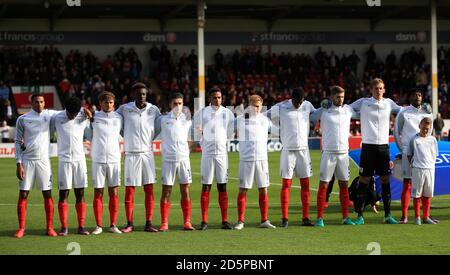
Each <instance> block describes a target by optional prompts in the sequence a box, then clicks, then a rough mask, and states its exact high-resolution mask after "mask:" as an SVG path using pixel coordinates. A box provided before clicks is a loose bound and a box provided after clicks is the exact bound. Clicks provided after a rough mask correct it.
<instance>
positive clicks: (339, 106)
mask: <svg viewBox="0 0 450 275" xmlns="http://www.w3.org/2000/svg"><path fill="white" fill-rule="evenodd" d="M330 91H331V98H332V100H331V101H330V100H325V101H324V102H325V104H321V105H322V108H320V109H318V110H317V111H315V112H314V113H313V114H312V115H311V120H312V121H315V120H320V127H321V129H322V144H323V146H322V158H321V161H320V184H319V191H318V192H317V222H316V224H315V225H316V226H319V227H324V226H325V223H324V221H323V217H324V215H323V213H324V209H325V203H326V195H327V188H328V183H329V182H330V180H331V178H332V177H333V175H335V176H336V179H337V180H338V182H339V200H340V202H341V210H342V219H343V222H342V223H343V224H346V225H355V223H354V222H353V221H352V220H351V219H350V217H349V216H348V206H349V204H350V198H349V193H348V180H349V178H350V168H349V157H348V150H349V145H348V137H349V134H350V121H351V119H352V118H353V119H356V118H359V115H358V114H357V113H356V112H355V111H354V110H353V109H352V107H350V106H348V105H346V104H344V97H345V90H344V89H343V88H341V87H339V86H333V87H331V89H330Z"/></svg>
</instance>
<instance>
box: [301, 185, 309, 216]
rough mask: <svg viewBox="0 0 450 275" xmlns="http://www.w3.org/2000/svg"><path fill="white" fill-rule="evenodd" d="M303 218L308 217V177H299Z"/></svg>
mask: <svg viewBox="0 0 450 275" xmlns="http://www.w3.org/2000/svg"><path fill="white" fill-rule="evenodd" d="M300 185H301V187H302V190H301V197H302V210H303V219H305V218H308V217H309V196H310V194H309V178H304V179H300Z"/></svg>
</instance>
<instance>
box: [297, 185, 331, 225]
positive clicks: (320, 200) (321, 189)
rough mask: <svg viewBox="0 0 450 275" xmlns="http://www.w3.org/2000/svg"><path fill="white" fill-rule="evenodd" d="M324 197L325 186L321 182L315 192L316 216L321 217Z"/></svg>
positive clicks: (325, 194)
mask: <svg viewBox="0 0 450 275" xmlns="http://www.w3.org/2000/svg"><path fill="white" fill-rule="evenodd" d="M302 189H303V188H302ZM326 199H327V186H326V185H322V184H321V185H319V191H318V192H317V218H323V209H324V208H325V202H326Z"/></svg>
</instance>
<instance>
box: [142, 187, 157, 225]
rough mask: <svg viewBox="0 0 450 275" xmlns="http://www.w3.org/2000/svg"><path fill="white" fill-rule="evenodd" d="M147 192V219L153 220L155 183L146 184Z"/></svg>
mask: <svg viewBox="0 0 450 275" xmlns="http://www.w3.org/2000/svg"><path fill="white" fill-rule="evenodd" d="M144 192H145V221H148V222H149V221H151V220H152V218H153V208H154V204H155V197H154V196H153V184H147V185H144Z"/></svg>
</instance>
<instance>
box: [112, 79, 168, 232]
mask: <svg viewBox="0 0 450 275" xmlns="http://www.w3.org/2000/svg"><path fill="white" fill-rule="evenodd" d="M132 90H133V95H134V101H133V102H130V103H127V104H124V105H122V106H120V107H119V109H117V113H118V114H120V115H121V116H122V118H123V135H124V140H125V164H124V170H125V213H126V216H127V222H128V223H127V225H126V226H125V228H123V229H122V232H124V233H128V232H131V231H133V229H134V226H133V209H134V192H135V188H136V186H144V192H145V231H147V232H157V231H158V230H157V229H156V228H155V227H153V226H152V217H153V209H154V195H153V184H154V183H155V182H156V171H155V159H154V157H153V150H152V141H153V139H154V138H155V137H156V136H157V135H158V133H155V122H156V120H157V119H158V117H159V116H160V115H161V113H160V111H159V109H158V107H156V106H155V105H153V104H151V103H148V102H147V95H148V88H147V86H145V84H143V83H136V84H134V85H133V87H132Z"/></svg>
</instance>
